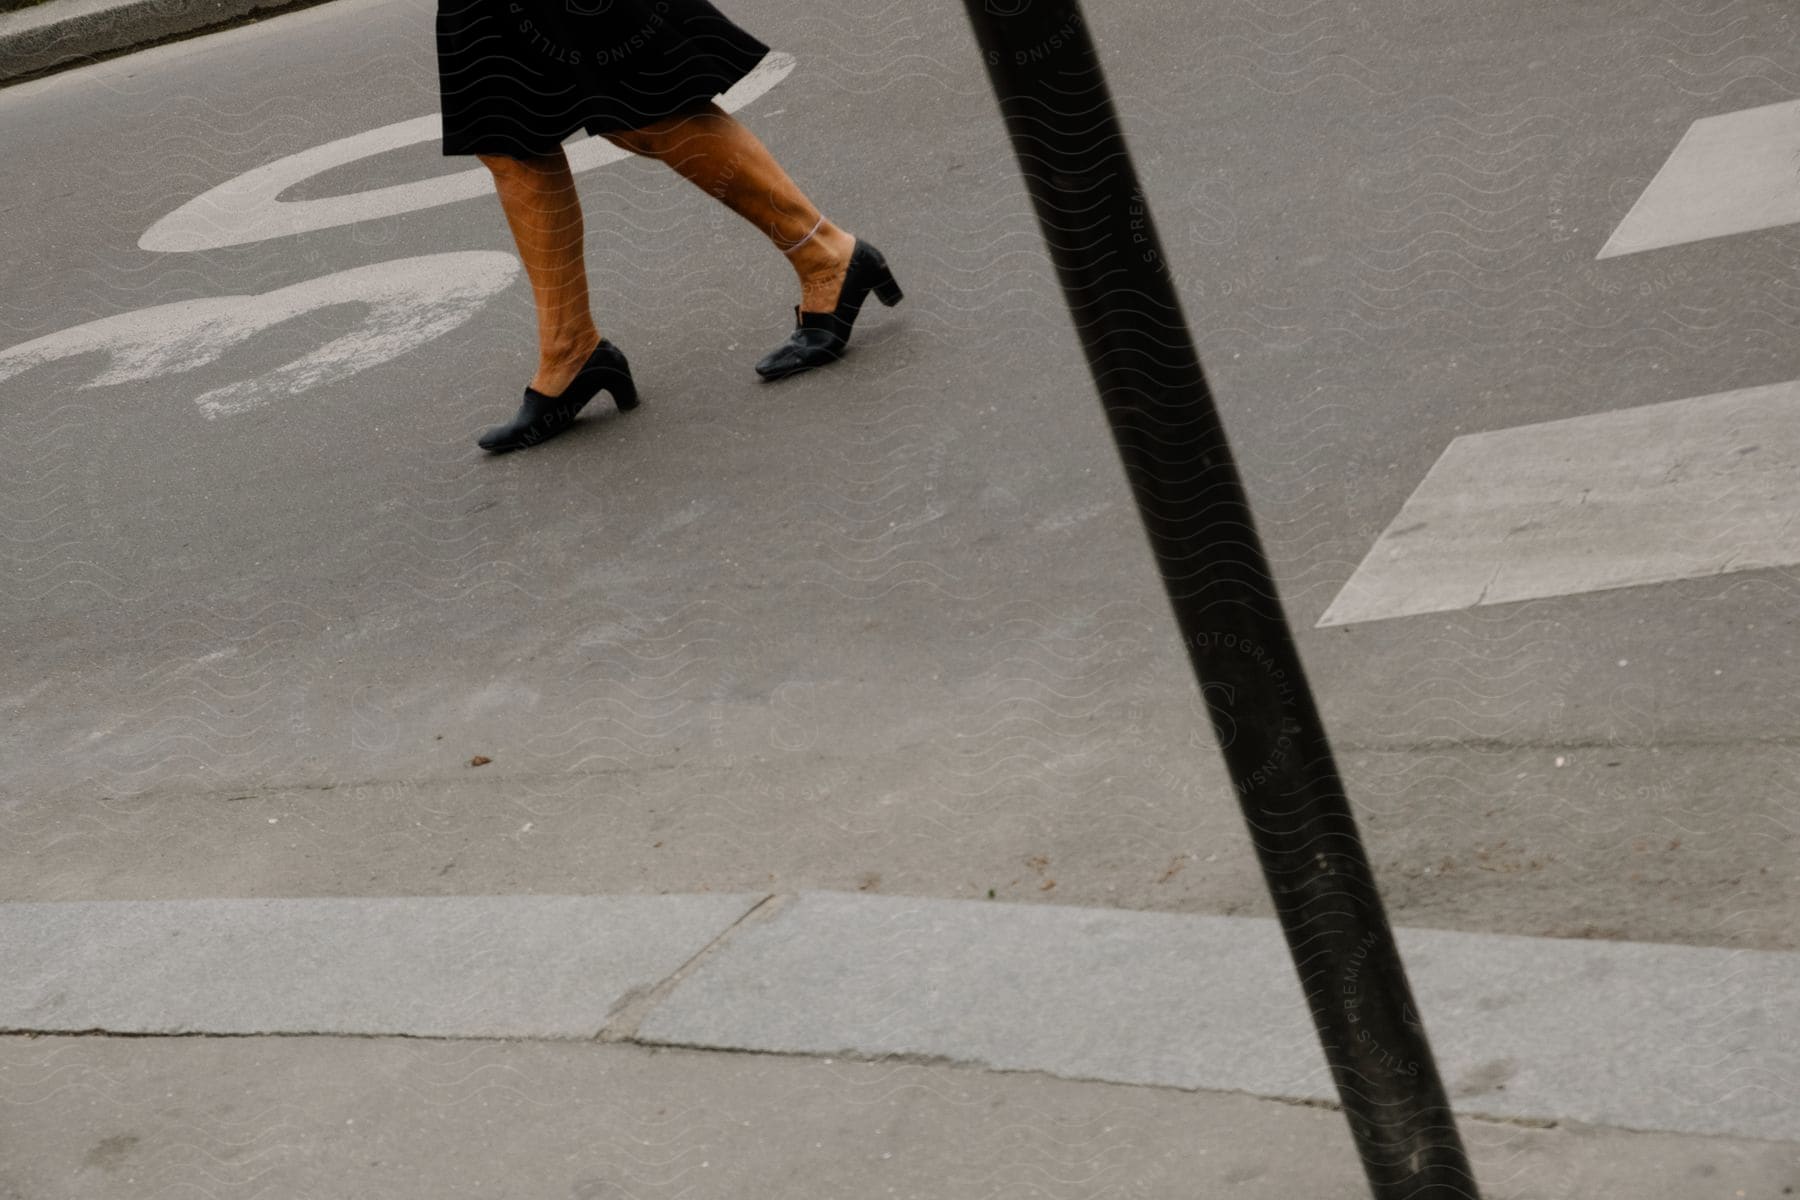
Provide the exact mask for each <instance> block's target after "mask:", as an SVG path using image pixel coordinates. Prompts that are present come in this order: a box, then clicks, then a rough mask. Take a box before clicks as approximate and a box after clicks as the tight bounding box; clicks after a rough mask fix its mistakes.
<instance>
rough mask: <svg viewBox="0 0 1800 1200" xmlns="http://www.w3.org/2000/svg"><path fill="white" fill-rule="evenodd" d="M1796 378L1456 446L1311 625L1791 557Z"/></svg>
mask: <svg viewBox="0 0 1800 1200" xmlns="http://www.w3.org/2000/svg"><path fill="white" fill-rule="evenodd" d="M1796 513H1800V380H1796V381H1791V382H1788V383H1779V384H1771V385H1768V386H1765V387H1755V388H1746V389H1744V390H1742V391H1735V392H1724V393H1720V394H1717V395H1712V396H1698V397H1693V398H1690V399H1686V400H1674V401H1669V402H1667V403H1662V404H1651V405H1645V406H1642V407H1639V408H1627V409H1620V410H1618V411H1615V412H1607V413H1599V414H1595V415H1593V416H1585V417H1571V418H1567V419H1564V420H1559V421H1546V422H1543V423H1541V424H1537V425H1523V426H1519V427H1516V428H1513V429H1501V430H1496V431H1493V432H1490V433H1477V434H1469V435H1465V436H1463V437H1459V438H1457V439H1456V440H1455V441H1453V442H1451V443H1450V446H1449V448H1448V449H1446V450H1445V451H1444V453H1443V455H1442V456H1441V457H1440V458H1439V459H1438V460H1437V463H1436V464H1435V465H1433V467H1432V468H1431V471H1430V472H1429V473H1428V474H1427V475H1426V476H1425V479H1424V481H1423V482H1421V483H1420V484H1419V486H1418V489H1417V490H1416V491H1414V492H1413V494H1412V496H1411V497H1410V498H1408V500H1407V501H1406V503H1405V505H1404V506H1402V508H1401V509H1400V512H1399V515H1397V516H1396V517H1395V518H1394V519H1393V521H1392V522H1391V523H1390V524H1389V525H1388V527H1387V528H1386V529H1385V530H1384V531H1383V532H1382V534H1381V536H1380V538H1379V539H1377V541H1376V542H1375V545H1374V546H1373V548H1371V549H1370V551H1369V553H1368V554H1367V556H1366V557H1364V559H1363V560H1362V562H1361V564H1360V565H1358V567H1357V568H1356V571H1355V573H1354V574H1352V575H1351V577H1350V580H1349V582H1347V583H1346V584H1345V585H1344V588H1343V590H1342V591H1341V592H1339V593H1338V595H1337V598H1336V599H1334V600H1333V601H1332V602H1331V605H1330V607H1329V608H1327V609H1326V611H1325V614H1324V616H1322V617H1321V618H1320V619H1319V625H1321V626H1327V625H1347V624H1351V623H1354V622H1358V621H1374V620H1380V619H1383V618H1387V617H1401V616H1411V615H1416V614H1419V613H1429V612H1448V611H1452V610H1456V609H1463V608H1471V607H1474V606H1476V605H1485V604H1505V603H1509V602H1512V601H1517V600H1531V599H1539V598H1543V597H1548V596H1563V595H1570V594H1574V593H1580V592H1593V591H1601V590H1605V589H1608V588H1622V587H1632V586H1635V585H1638V584H1647V583H1663V582H1668V581H1670V580H1677V579H1691V578H1697V577H1702V576H1708V575H1718V574H1723V573H1726V572H1732V571H1751V570H1756V569H1758V568H1764V567H1780V566H1791V565H1793V564H1795V563H1800V520H1796V518H1795V514H1796Z"/></svg>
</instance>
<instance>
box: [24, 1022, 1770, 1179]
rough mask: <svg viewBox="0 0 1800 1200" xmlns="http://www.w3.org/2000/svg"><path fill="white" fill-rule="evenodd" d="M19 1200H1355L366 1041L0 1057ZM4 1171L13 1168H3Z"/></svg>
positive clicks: (1551, 1161) (812, 1090) (684, 1081)
mask: <svg viewBox="0 0 1800 1200" xmlns="http://www.w3.org/2000/svg"><path fill="white" fill-rule="evenodd" d="M0 1099H3V1100H4V1102H5V1103H6V1105H7V1114H8V1115H7V1120H6V1123H5V1126H4V1128H3V1129H0V1139H4V1143H3V1144H4V1145H5V1146H6V1148H7V1150H8V1151H9V1153H8V1154H7V1155H6V1158H5V1162H4V1165H3V1166H0V1179H3V1180H4V1181H5V1183H6V1184H7V1186H9V1187H10V1188H12V1189H13V1191H14V1193H15V1194H17V1195H21V1196H30V1197H33V1198H34V1200H37V1198H39V1197H41V1198H43V1200H62V1198H63V1197H77V1196H79V1197H83V1198H84V1200H86V1198H92V1200H111V1198H113V1197H117V1198H119V1200H135V1198H137V1197H141V1196H145V1195H181V1194H184V1193H193V1194H204V1195H209V1196H215V1197H220V1198H221V1200H226V1198H229V1200H237V1198H239V1197H242V1198H244V1200H249V1198H250V1197H261V1198H263V1200H287V1198H289V1197H296V1198H298V1197H311V1196H320V1195H353V1196H383V1197H395V1198H396V1200H399V1198H407V1200H410V1198H412V1197H419V1198H421V1200H422V1198H424V1197H437V1196H480V1197H506V1198H509V1200H510V1198H515V1197H516V1198H523V1197H545V1196H548V1197H556V1198H558V1200H564V1198H566V1200H594V1198H597V1197H606V1198H618V1197H625V1196H636V1197H642V1198H645V1200H676V1198H677V1197H685V1198H690V1200H711V1198H713V1197H720V1198H724V1197H733V1198H736V1197H743V1196H775V1195H779V1196H795V1197H800V1198H801V1200H825V1198H826V1197H833V1196H843V1195H849V1194H855V1195H876V1196H895V1197H906V1198H909V1200H910V1198H918V1200H924V1198H926V1197H937V1196H943V1195H946V1194H950V1195H982V1196H985V1195H994V1194H1009V1195H1010V1194H1031V1195H1039V1196H1053V1197H1061V1198H1069V1200H1073V1198H1075V1197H1086V1196H1112V1195H1119V1196H1145V1197H1154V1198H1156V1200H1165V1198H1166V1200H1186V1198H1188V1197H1192V1196H1196V1195H1202V1196H1218V1195H1229V1196H1234V1197H1245V1198H1246V1200H1265V1198H1267V1200H1277V1198H1282V1200H1285V1198H1286V1197H1291V1196H1294V1195H1305V1196H1313V1197H1320V1198H1321V1200H1354V1198H1356V1197H1364V1196H1367V1194H1368V1192H1367V1189H1366V1187H1365V1186H1364V1185H1363V1183H1362V1182H1361V1180H1360V1178H1359V1176H1360V1171H1359V1168H1358V1164H1357V1161H1356V1155H1355V1151H1354V1150H1353V1148H1352V1146H1351V1143H1350V1137H1349V1133H1348V1131H1347V1130H1346V1129H1345V1127H1344V1122H1343V1119H1342V1118H1341V1117H1340V1116H1339V1115H1338V1114H1337V1113H1334V1112H1330V1111H1327V1110H1325V1109H1321V1108H1314V1107H1307V1106H1301V1105H1294V1104H1283V1103H1279V1102H1275V1101H1268V1100H1257V1099H1254V1098H1252V1097H1248V1096H1233V1095H1220V1094H1217V1093H1185V1092H1176V1091H1169V1090H1163V1089H1155V1088H1123V1087H1118V1086H1116V1085H1113V1084H1104V1083H1076V1082H1070V1081H1066V1080H1059V1079H1051V1078H1046V1077H1044V1076H1039V1075H1025V1074H998V1073H994V1072H985V1071H976V1070H967V1069H962V1068H956V1067H950V1066H944V1065H938V1064H928V1063H909V1062H899V1061H889V1062H876V1063H860V1062H845V1061H843V1060H841V1059H834V1060H830V1061H827V1060H824V1059H794V1058H782V1057H778V1056H772V1055H753V1054H741V1055H724V1054H709V1053H705V1052H701V1051H691V1050H653V1049H648V1048H644V1047H638V1046H621V1045H597V1044H577V1045H569V1044H566V1043H532V1042H429V1041H417V1040H410V1039H380V1038H307V1039H294V1038H264V1039H252V1038H167V1039H156V1038H130V1039H107V1038H76V1039H71V1038H39V1039H35V1040H31V1039H21V1038H0ZM1464 1133H1465V1136H1466V1138H1467V1140H1468V1143H1469V1146H1470V1153H1471V1155H1472V1156H1473V1158H1474V1159H1475V1162H1476V1165H1477V1169H1478V1170H1480V1171H1481V1172H1482V1174H1483V1178H1484V1181H1485V1191H1484V1193H1483V1194H1484V1195H1485V1196H1489V1197H1492V1198H1494V1200H1584V1198H1588V1197H1594V1196H1630V1197H1643V1198H1646V1200H1693V1198H1694V1197H1715V1196H1716V1197H1720V1198H1722V1200H1733V1198H1735V1197H1736V1196H1737V1193H1738V1192H1740V1191H1741V1192H1743V1193H1744V1195H1745V1196H1754V1197H1758V1198H1759V1200H1761V1198H1765V1197H1766V1198H1771V1200H1774V1198H1779V1197H1781V1196H1783V1195H1786V1194H1788V1193H1786V1192H1784V1191H1783V1189H1784V1188H1791V1187H1793V1186H1795V1182H1794V1168H1793V1158H1792V1148H1791V1147H1790V1146H1783V1145H1779V1144H1775V1143H1769V1142H1755V1141H1745V1140H1739V1139H1728V1138H1695V1137H1682V1136H1677V1135H1667V1134H1629V1133H1619V1132H1616V1131H1609V1130H1597V1129H1584V1128H1581V1127H1577V1126H1559V1127H1558V1128H1555V1129H1543V1128H1536V1127H1526V1126H1520V1125H1515V1124H1492V1123H1487V1122H1480V1121H1472V1122H1469V1123H1467V1125H1466V1126H1465V1128H1464ZM16 1150H17V1151H23V1152H14V1151H16Z"/></svg>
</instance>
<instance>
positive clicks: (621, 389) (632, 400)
mask: <svg viewBox="0 0 1800 1200" xmlns="http://www.w3.org/2000/svg"><path fill="white" fill-rule="evenodd" d="M606 390H607V391H609V392H611V393H612V398H613V403H614V404H616V405H618V406H619V411H620V412H630V411H631V410H632V409H634V408H636V407H637V406H638V394H637V384H636V383H634V382H632V379H631V376H630V375H628V374H626V373H625V372H623V371H621V372H619V373H618V375H616V376H614V377H613V378H612V379H610V380H608V381H607V383H606Z"/></svg>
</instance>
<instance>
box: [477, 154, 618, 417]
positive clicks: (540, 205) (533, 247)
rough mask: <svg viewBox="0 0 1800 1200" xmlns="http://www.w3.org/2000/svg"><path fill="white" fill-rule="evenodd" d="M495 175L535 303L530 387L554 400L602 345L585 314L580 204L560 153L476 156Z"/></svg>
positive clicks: (563, 156)
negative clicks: (534, 349) (535, 357)
mask: <svg viewBox="0 0 1800 1200" xmlns="http://www.w3.org/2000/svg"><path fill="white" fill-rule="evenodd" d="M479 157H480V159H481V161H482V162H483V163H485V164H486V165H487V167H488V169H489V170H490V171H492V172H493V173H494V186H495V188H496V190H498V191H499V193H500V205H501V207H502V208H504V209H505V210H506V220H507V223H508V224H509V225H511V226H512V233H513V241H514V242H515V243H516V244H517V245H518V248H519V258H520V259H521V260H522V261H523V262H524V264H525V273H526V274H527V275H528V276H529V277H530V278H531V291H532V295H533V297H534V298H535V300H536V302H537V318H538V369H537V374H536V375H533V376H532V377H531V386H532V387H534V388H536V389H537V390H538V391H540V392H542V393H543V394H544V395H546V396H557V395H561V394H562V390H563V389H564V388H566V387H568V386H569V381H570V380H572V379H574V378H575V376H576V374H577V373H578V372H579V371H580V370H581V367H582V364H583V363H585V362H587V360H588V356H589V355H591V354H592V353H593V352H594V347H596V346H598V345H599V344H600V331H599V330H598V329H597V328H595V326H594V317H593V313H592V312H590V311H589V309H588V286H587V262H586V260H585V258H584V257H583V253H582V223H581V201H580V199H579V198H578V197H577V196H576V194H575V180H574V177H573V176H572V175H571V174H570V172H569V160H568V157H567V156H566V155H565V154H564V153H563V152H562V150H561V149H560V148H559V149H558V150H557V151H556V153H555V154H552V155H545V156H542V157H538V158H511V157H508V156H506V155H501V154H483V155H480V156H479Z"/></svg>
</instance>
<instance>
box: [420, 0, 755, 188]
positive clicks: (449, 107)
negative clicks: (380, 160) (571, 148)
mask: <svg viewBox="0 0 1800 1200" xmlns="http://www.w3.org/2000/svg"><path fill="white" fill-rule="evenodd" d="M437 48H438V89H439V93H440V103H441V109H442V112H443V116H444V153H445V154H508V155H512V156H515V157H531V156H535V155H540V154H554V153H555V152H556V149H557V147H558V146H560V145H561V144H562V142H563V139H565V138H567V137H568V136H569V135H570V134H572V133H574V132H575V131H576V130H578V129H585V130H586V131H587V132H589V133H592V134H601V133H613V132H617V131H619V130H624V129H637V128H639V127H641V126H644V125H648V124H650V123H651V122H652V121H658V120H661V119H662V118H664V117H671V116H675V115H677V114H680V113H685V112H691V111H693V110H694V109H696V108H702V107H704V106H705V105H706V103H707V101H709V100H711V99H712V98H713V97H714V96H716V95H718V94H719V93H721V92H724V91H726V90H728V89H729V88H730V87H731V86H732V85H733V84H735V83H736V82H737V81H738V80H740V79H742V78H743V77H744V76H745V75H747V74H749V73H750V71H751V69H752V68H754V67H755V66H756V64H757V63H759V62H761V61H762V59H763V57H764V56H765V55H766V54H768V53H769V48H768V47H767V46H765V45H763V43H761V42H760V41H758V40H757V39H756V38H754V37H752V36H750V34H748V33H746V32H744V31H743V30H742V29H740V28H738V27H737V26H736V25H735V24H733V23H732V22H731V21H730V20H729V19H728V18H727V17H726V16H725V15H724V14H723V13H721V12H720V11H719V10H718V9H716V8H714V7H713V6H712V5H711V4H710V3H708V2H707V0H438V10H437Z"/></svg>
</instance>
